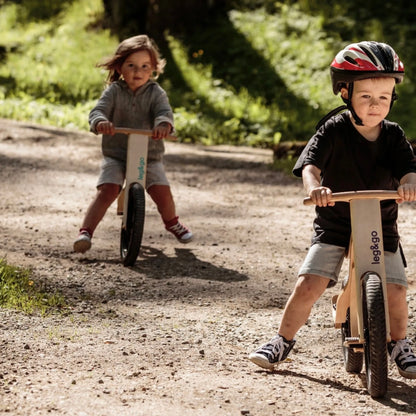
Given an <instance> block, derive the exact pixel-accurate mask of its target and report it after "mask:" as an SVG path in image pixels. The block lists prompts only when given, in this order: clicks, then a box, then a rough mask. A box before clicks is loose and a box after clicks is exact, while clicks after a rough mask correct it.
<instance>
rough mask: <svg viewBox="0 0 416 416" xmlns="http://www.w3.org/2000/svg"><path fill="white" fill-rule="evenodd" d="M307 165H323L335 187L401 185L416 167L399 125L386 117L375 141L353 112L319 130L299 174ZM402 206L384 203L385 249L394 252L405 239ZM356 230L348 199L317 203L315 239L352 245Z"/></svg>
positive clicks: (328, 183) (299, 163)
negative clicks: (329, 204)
mask: <svg viewBox="0 0 416 416" xmlns="http://www.w3.org/2000/svg"><path fill="white" fill-rule="evenodd" d="M306 165H314V166H316V167H317V168H319V169H320V170H321V184H322V186H326V187H328V188H330V189H331V190H332V192H344V191H360V190H371V189H373V190H396V189H397V187H398V185H399V182H400V179H401V178H402V177H403V176H404V175H406V174H407V173H409V172H416V160H415V156H414V153H413V149H412V147H411V145H410V143H409V142H408V141H407V139H406V137H405V135H404V132H403V130H402V129H401V128H400V126H399V125H398V124H396V123H392V122H390V121H387V120H383V122H382V129H381V133H380V136H379V137H378V139H377V140H376V141H374V142H370V141H368V140H367V139H365V138H364V137H363V136H362V135H361V134H360V133H359V132H358V131H357V130H356V129H355V128H354V126H353V124H352V122H351V120H350V118H349V113H348V112H345V113H342V114H339V115H337V116H334V117H332V118H330V119H329V120H328V121H327V122H326V123H325V124H324V125H323V126H322V127H321V128H320V129H319V130H318V131H317V132H316V134H315V135H314V136H313V137H312V138H311V139H310V140H309V142H308V144H307V145H306V147H305V149H304V150H303V152H302V154H301V155H300V157H299V159H298V161H297V162H296V165H295V167H294V168H293V174H294V175H296V176H299V177H301V176H302V169H303V167H304V166H306ZM397 211H398V210H397V204H396V203H395V202H394V201H390V200H387V201H382V202H381V212H382V222H383V235H384V248H385V250H387V251H392V252H395V251H396V250H397V247H398V243H399V235H398V232H397ZM350 234H351V223H350V209H349V204H348V203H346V202H337V203H336V204H335V206H334V207H316V218H315V220H314V235H313V237H312V243H316V242H322V243H327V244H333V245H337V246H343V247H348V244H349V239H350Z"/></svg>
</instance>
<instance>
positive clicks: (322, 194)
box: [302, 165, 335, 207]
mask: <svg viewBox="0 0 416 416" xmlns="http://www.w3.org/2000/svg"><path fill="white" fill-rule="evenodd" d="M302 180H303V186H304V188H305V191H306V193H307V195H308V196H309V197H310V198H311V199H312V202H313V203H314V204H315V205H318V206H319V207H326V206H330V207H332V206H334V205H335V202H330V199H331V197H332V191H331V190H330V189H329V188H327V187H326V186H322V185H321V170H320V169H319V168H317V167H316V166H314V165H306V166H304V168H303V170H302Z"/></svg>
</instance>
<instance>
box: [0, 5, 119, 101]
mask: <svg viewBox="0 0 416 416" xmlns="http://www.w3.org/2000/svg"><path fill="white" fill-rule="evenodd" d="M100 4H101V3H100V1H99V0H95V1H87V0H79V1H77V2H76V3H74V4H72V5H71V4H70V5H67V7H66V8H65V9H64V11H63V12H62V13H60V14H58V15H57V16H55V17H52V18H51V19H49V20H47V21H41V22H38V21H36V22H24V21H23V22H22V21H20V20H19V19H18V17H19V15H20V13H19V12H18V11H19V10H21V7H20V8H19V7H18V6H17V5H16V4H11V5H8V6H4V7H3V10H2V14H1V17H0V24H1V26H2V27H5V28H6V30H5V33H6V36H5V37H4V38H3V40H2V42H3V44H4V46H5V47H6V49H7V51H8V54H7V62H6V65H2V66H1V67H0V79H2V80H3V82H2V86H1V91H2V93H3V95H4V97H5V98H9V97H19V96H20V93H21V92H24V94H25V95H27V96H31V97H33V98H34V99H43V100H47V101H48V102H50V103H53V104H58V103H59V104H71V105H76V103H78V102H80V101H86V100H91V99H94V98H96V97H97V95H98V94H99V93H100V92H101V90H102V88H103V86H104V84H103V81H104V73H103V72H102V71H100V70H98V69H96V68H95V65H96V63H97V62H98V61H99V60H100V59H102V58H103V57H104V56H106V55H109V54H110V53H112V51H113V50H114V48H115V46H116V44H117V41H116V40H115V39H113V38H112V37H111V36H110V34H109V33H108V32H107V31H104V30H100V31H95V30H91V29H89V26H90V25H91V24H92V23H93V22H94V21H95V20H97V19H99V18H100V13H102V10H101V6H100Z"/></svg>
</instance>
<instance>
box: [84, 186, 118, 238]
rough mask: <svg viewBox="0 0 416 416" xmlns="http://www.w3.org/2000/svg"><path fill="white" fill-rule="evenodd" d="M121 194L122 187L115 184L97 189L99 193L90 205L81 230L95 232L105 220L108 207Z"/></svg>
mask: <svg viewBox="0 0 416 416" xmlns="http://www.w3.org/2000/svg"><path fill="white" fill-rule="evenodd" d="M119 192H120V186H119V185H117V184H114V183H105V184H103V185H100V186H99V187H98V188H97V193H96V194H95V197H94V199H93V200H92V202H91V204H90V205H89V207H88V209H87V212H86V214H85V217H84V221H83V223H82V226H81V228H84V229H87V230H90V231H89V232H90V234H91V235H92V233H93V232H94V231H95V229H96V228H97V225H98V224H99V223H100V221H101V220H102V219H103V217H104V215H105V213H106V212H107V209H108V207H109V206H110V205H111V204H112V203H113V202H114V201H115V199H116V198H117V195H118V194H119Z"/></svg>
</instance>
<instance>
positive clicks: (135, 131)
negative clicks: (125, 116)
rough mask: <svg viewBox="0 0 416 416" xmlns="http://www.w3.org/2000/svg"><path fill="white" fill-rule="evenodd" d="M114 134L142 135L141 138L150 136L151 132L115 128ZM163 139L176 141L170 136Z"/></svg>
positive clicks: (174, 137)
mask: <svg viewBox="0 0 416 416" xmlns="http://www.w3.org/2000/svg"><path fill="white" fill-rule="evenodd" d="M114 130H115V132H116V133H123V134H142V135H143V136H152V134H153V132H152V130H141V129H130V128H128V127H116V128H115V129H114ZM165 139H169V140H173V141H174V140H176V139H177V137H176V136H172V135H171V134H169V135H168V136H166V137H165Z"/></svg>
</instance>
